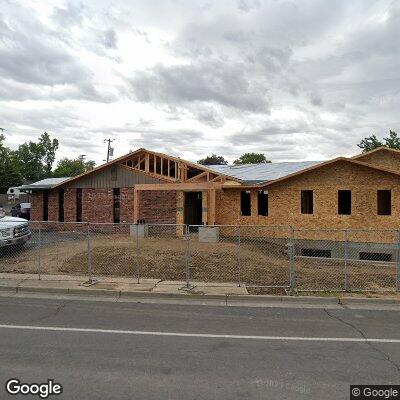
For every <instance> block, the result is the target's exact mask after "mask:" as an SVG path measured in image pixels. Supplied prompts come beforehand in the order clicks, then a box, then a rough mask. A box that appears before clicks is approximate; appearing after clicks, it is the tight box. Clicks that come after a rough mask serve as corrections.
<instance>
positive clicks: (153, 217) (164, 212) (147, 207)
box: [139, 190, 177, 224]
mask: <svg viewBox="0 0 400 400" xmlns="http://www.w3.org/2000/svg"><path fill="white" fill-rule="evenodd" d="M176 214H177V198H176V192H175V191H172V190H169V191H153V190H151V191H150V190H149V191H141V192H140V205H139V219H144V220H145V221H146V222H150V223H163V224H175V223H176Z"/></svg>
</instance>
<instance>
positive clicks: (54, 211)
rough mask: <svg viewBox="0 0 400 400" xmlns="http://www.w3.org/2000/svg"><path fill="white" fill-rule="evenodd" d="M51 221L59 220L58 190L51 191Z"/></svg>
mask: <svg viewBox="0 0 400 400" xmlns="http://www.w3.org/2000/svg"><path fill="white" fill-rule="evenodd" d="M49 221H58V190H57V189H55V190H51V191H50V192H49Z"/></svg>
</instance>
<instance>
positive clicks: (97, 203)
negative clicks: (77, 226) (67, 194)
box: [82, 189, 113, 222]
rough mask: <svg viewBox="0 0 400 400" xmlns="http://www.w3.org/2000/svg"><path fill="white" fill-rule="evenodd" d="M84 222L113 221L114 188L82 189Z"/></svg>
mask: <svg viewBox="0 0 400 400" xmlns="http://www.w3.org/2000/svg"><path fill="white" fill-rule="evenodd" d="M82 222H113V190H112V189H83V190H82Z"/></svg>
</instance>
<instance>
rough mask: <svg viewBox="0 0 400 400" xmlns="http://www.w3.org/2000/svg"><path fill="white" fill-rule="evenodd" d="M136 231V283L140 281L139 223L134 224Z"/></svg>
mask: <svg viewBox="0 0 400 400" xmlns="http://www.w3.org/2000/svg"><path fill="white" fill-rule="evenodd" d="M135 232H136V277H137V283H140V242H139V224H136V225H135Z"/></svg>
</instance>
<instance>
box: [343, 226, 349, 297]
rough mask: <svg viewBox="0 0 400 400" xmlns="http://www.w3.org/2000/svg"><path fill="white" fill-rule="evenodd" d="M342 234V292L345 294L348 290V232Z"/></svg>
mask: <svg viewBox="0 0 400 400" xmlns="http://www.w3.org/2000/svg"><path fill="white" fill-rule="evenodd" d="M343 233H344V291H345V292H347V290H348V289H349V266H348V261H349V232H348V230H347V229H345V230H344V231H343Z"/></svg>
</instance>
